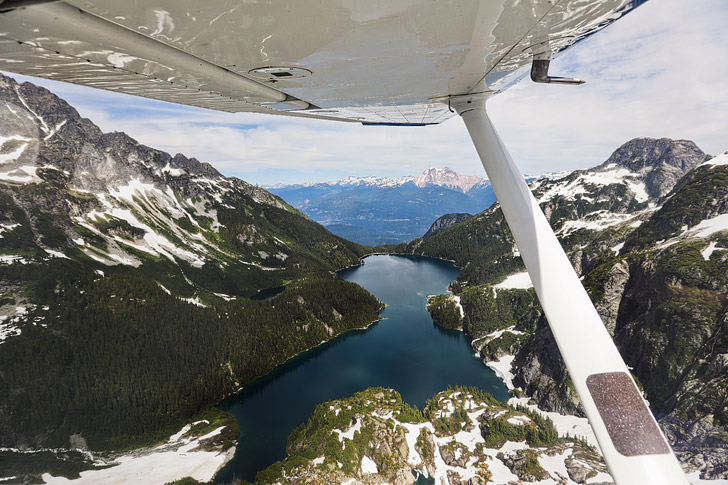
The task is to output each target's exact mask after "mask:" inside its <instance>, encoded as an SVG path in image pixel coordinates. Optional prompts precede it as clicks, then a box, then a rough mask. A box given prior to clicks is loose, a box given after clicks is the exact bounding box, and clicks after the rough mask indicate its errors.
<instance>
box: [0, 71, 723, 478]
mask: <svg viewBox="0 0 728 485" xmlns="http://www.w3.org/2000/svg"><path fill="white" fill-rule="evenodd" d="M0 120H1V123H0V288H2V290H1V291H0V483H41V482H42V481H44V480H46V481H49V482H53V481H57V482H58V483H61V482H63V481H64V480H65V479H63V478H60V477H67V478H76V477H78V476H79V473H81V472H83V471H84V470H87V469H90V468H100V467H104V466H108V465H113V464H116V463H122V465H119V467H120V468H122V467H123V466H127V468H125V469H126V470H132V471H131V472H128V473H132V474H133V473H144V472H145V471H150V470H152V469H153V468H154V464H155V463H156V464H157V465H158V464H160V463H164V466H163V467H162V468H163V469H166V470H167V471H168V472H169V471H170V470H172V472H171V473H168V474H160V475H154V474H149V475H148V478H149V479H150V480H152V483H165V482H167V481H169V482H171V481H173V480H176V479H181V480H180V481H179V482H177V483H196V480H199V481H203V482H206V481H209V480H212V479H213V477H214V475H215V472H216V470H217V469H218V468H219V467H220V466H221V465H222V464H223V463H224V462H225V461H227V460H228V459H229V457H230V450H231V447H232V446H233V445H234V441H235V439H236V438H237V435H238V430H237V428H236V426H235V422H234V421H233V420H232V419H231V418H230V416H229V415H227V414H225V413H223V412H222V411H220V410H217V409H216V408H215V407H214V406H215V405H216V404H217V403H219V402H220V400H221V399H223V398H224V397H226V396H228V395H230V394H232V393H235V392H236V391H238V390H239V389H240V388H241V387H243V386H245V385H247V384H248V383H250V382H252V381H253V380H255V379H257V378H259V377H261V376H264V375H266V374H268V373H269V372H270V371H271V370H272V369H274V368H275V367H276V366H278V365H280V364H281V363H283V362H285V361H287V360H288V359H290V358H291V357H293V356H295V355H298V354H300V353H302V352H304V351H306V350H308V349H311V348H313V347H316V346H318V345H319V344H321V343H322V342H325V341H328V340H330V339H332V338H333V337H335V336H337V335H340V334H342V333H344V332H347V331H349V330H353V329H360V328H365V327H367V326H368V325H369V324H371V323H372V322H374V321H377V320H378V318H379V311H380V310H381V308H382V303H381V302H380V301H378V300H377V298H375V297H374V296H373V295H371V294H369V293H368V292H367V291H366V290H364V289H363V288H362V287H360V286H358V285H355V284H353V283H348V282H346V281H343V280H342V279H341V278H339V277H338V276H337V274H336V270H339V269H341V268H344V267H348V266H352V265H357V264H360V261H361V258H362V257H364V256H366V255H367V254H370V253H372V252H377V253H402V254H419V255H424V256H431V257H436V258H441V259H447V260H451V261H454V262H455V263H456V264H457V265H458V266H459V267H461V268H462V269H461V271H460V273H459V275H458V277H457V280H456V281H455V282H454V283H453V284H452V285H451V287H450V292H449V293H447V294H443V295H432V296H431V298H430V299H429V305H428V309H429V311H430V313H431V314H432V317H433V320H434V321H435V322H437V323H438V324H439V325H441V326H443V327H447V328H450V329H457V330H461V331H463V332H464V333H465V334H466V335H467V337H468V338H469V339H470V340H471V345H472V348H473V351H474V352H476V353H477V354H478V355H479V358H481V359H482V360H483V362H484V363H485V364H487V365H489V366H491V367H493V368H494V369H495V370H496V371H497V372H498V373H500V375H501V376H502V377H503V379H504V381H505V382H506V384H507V385H508V387H509V389H510V390H511V395H512V398H511V399H510V401H509V402H508V403H503V402H498V401H496V400H495V399H493V398H492V396H489V395H487V394H485V393H483V392H482V391H480V390H478V389H475V388H455V389H448V390H443V392H442V393H440V394H438V395H436V396H433V397H432V399H430V401H428V404H427V405H426V406H425V407H424V408H423V409H421V410H420V409H417V408H414V407H411V406H409V405H408V404H406V403H404V402H402V399H401V397H400V396H399V394H398V393H397V392H396V390H391V389H381V388H380V389H369V390H366V391H363V392H362V393H359V394H356V395H354V396H351V397H348V398H345V399H338V400H335V401H331V402H327V403H322V404H321V405H320V406H319V407H317V408H316V411H315V412H314V414H313V415H312V416H311V417H310V419H309V420H308V421H307V422H306V423H302V424H301V426H300V427H299V428H297V429H296V430H295V431H294V432H293V433H292V434H291V436H290V438H289V441H288V447H287V451H288V458H286V459H285V460H283V461H281V462H278V463H275V464H274V465H272V466H271V467H269V468H267V469H266V470H264V471H263V472H261V473H260V474H259V476H258V478H257V479H256V483H347V484H349V485H354V484H374V483H398V484H400V483H401V484H403V483H413V482H414V481H415V479H416V477H419V478H417V479H418V480H420V481H418V482H417V483H433V482H430V481H428V480H431V479H434V480H435V482H434V483H438V484H445V485H458V484H470V485H475V484H485V483H509V482H515V483H611V478H610V477H609V475H608V473H607V470H606V468H605V466H604V464H603V463H602V462H601V459H600V457H599V454H598V449H597V448H596V447H595V446H594V444H595V443H594V442H593V441H592V438H590V437H589V435H588V433H589V430H588V427H587V426H585V424H586V423H585V421H586V420H585V419H583V418H581V419H580V418H579V416H580V414H581V411H580V404H579V401H578V398H577V396H576V395H575V393H574V391H573V388H572V387H571V385H570V381H569V378H568V375H567V373H566V370H565V367H564V364H563V362H562V361H561V359H560V356H559V353H558V349H557V348H556V345H555V342H554V340H553V337H552V336H551V333H550V331H549V329H548V325H547V322H546V321H545V319H544V316H543V314H542V312H541V309H540V306H539V304H538V301H537V299H536V298H535V294H534V292H533V290H532V289H530V280H529V279H528V276H527V274H525V270H524V268H523V263H522V261H521V259H520V256H519V252H518V249H517V248H516V247H515V245H514V244H513V241H512V238H511V235H510V232H509V230H508V227H507V225H506V223H505V221H504V219H503V216H502V213H501V212H500V209H499V207H498V204H497V203H495V204H492V202H493V200H494V199H492V198H491V199H489V197H492V191H491V192H490V194H489V193H487V192H488V190H489V185H488V184H487V181H483V180H475V179H473V180H469V181H468V182H467V183H466V185H467V184H470V186H469V187H467V188H463V186H460V185H458V187H459V188H457V187H455V185H453V184H451V186H450V187H447V186H446V185H447V184H440V183H433V182H435V180H434V179H433V177H435V176H436V175H438V174H439V175H442V176H447V177H450V178H451V179H453V178H454V176H453V175H452V173H449V172H448V171H447V170H442V169H441V170H440V172H431V173H430V174H429V176H430V178H429V179H428V178H427V176H428V174H427V173H426V174H424V175H423V176H422V177H419V178H415V177H413V178H411V179H408V180H403V181H398V182H392V181H384V182H382V183H379V182H381V181H379V182H377V184H378V188H377V189H376V193H377V194H380V195H381V194H382V193H386V194H388V195H387V196H386V197H390V199H389V200H390V206H389V207H387V206H386V204H384V203H383V202H382V201H383V200H386V197H384V198H383V197H381V196H380V195H376V196H373V195H371V194H373V193H374V192H371V190H370V189H371V185H372V184H374V182H375V181H369V182H366V181H349V182H350V183H349V186H351V187H355V188H356V190H357V191H359V192H358V193H359V195H360V197H364V198H368V200H369V201H372V200H376V204H375V206H376V210H373V209H372V205H371V204H370V205H369V206H367V208H366V210H364V211H363V212H362V213H361V214H360V215H361V220H369V221H374V222H375V223H376V221H377V220H381V219H396V218H397V217H399V216H398V215H397V214H396V211H395V207H396V204H393V203H392V201H401V200H402V199H401V198H400V197H405V198H414V199H416V198H418V197H419V198H421V197H422V196H423V194H429V195H427V197H431V198H432V199H428V200H435V201H437V199H438V197H445V196H444V195H442V194H445V192H443V191H444V190H448V191H450V192H452V193H455V194H457V195H455V196H453V198H452V199H448V201H454V202H452V205H451V207H452V209H451V210H448V211H447V212H452V213H451V214H446V215H444V216H442V217H440V218H437V215H436V216H434V217H432V218H431V220H428V221H426V222H425V221H424V218H423V217H424V216H421V215H419V214H418V215H416V216H414V215H413V216H412V217H410V216H409V215H408V216H403V217H402V218H409V219H411V220H415V219H416V222H417V224H415V225H412V226H409V225H405V226H406V227H405V229H406V230H404V229H403V231H402V233H401V234H399V233H398V234H394V233H392V232H391V227H396V226H397V224H396V222H397V221H391V220H390V221H387V224H388V225H387V226H386V227H384V226H376V224H375V225H374V226H372V225H368V226H366V227H365V231H364V232H365V233H366V234H365V236H366V238H370V239H369V242H370V243H374V244H378V245H377V246H376V247H372V246H367V245H363V244H358V243H354V242H351V241H348V240H346V239H344V238H343V237H340V236H337V235H334V234H332V233H331V232H329V231H328V230H327V229H326V228H324V227H322V226H321V225H319V224H317V223H316V222H314V221H313V220H311V219H314V216H312V215H311V214H309V213H308V211H309V210H311V211H313V212H315V211H319V213H321V211H322V210H323V209H321V206H320V205H319V206H316V207H313V206H311V205H310V203H304V202H303V200H306V198H308V199H309V201H310V200H312V199H311V197H309V195H310V190H314V189H315V190H318V191H319V192H320V193H323V196H322V199H325V200H326V203H327V204H329V206H328V207H334V208H338V209H336V210H339V214H340V215H341V214H344V215H341V217H340V219H342V220H343V218H350V217H353V218H356V217H359V216H358V215H357V207H356V205H355V204H348V205H347V203H345V202H341V199H340V198H339V199H337V196H338V195H341V194H346V193H347V190H348V189H347V190H344V188H342V185H345V184H339V187H333V188H332V186H331V184H329V186H328V188H327V187H313V188H312V187H297V188H290V187H289V188H287V189H283V188H278V189H274V190H277V193H278V194H279V195H280V197H279V196H276V195H273V194H271V193H270V192H268V191H266V190H263V189H262V188H259V187H256V186H253V185H250V184H248V183H246V182H243V181H241V180H238V179H235V178H229V177H224V176H223V175H221V174H220V173H219V172H217V170H215V169H214V168H213V167H212V166H210V165H209V164H206V163H202V162H199V161H197V160H195V159H189V158H186V157H185V156H183V155H180V154H178V155H175V156H171V155H169V154H167V153H164V152H161V151H158V150H155V149H153V148H149V147H146V146H143V145H140V144H138V143H137V142H136V141H134V140H133V139H131V138H130V137H128V136H127V135H125V134H123V133H102V132H101V131H100V130H99V129H98V128H97V127H96V126H95V125H94V124H93V123H92V122H91V121H89V120H87V119H84V118H81V117H80V116H79V115H78V113H77V112H76V111H75V110H74V109H73V108H72V107H71V106H69V105H68V104H67V103H65V102H64V101H62V100H61V99H59V98H57V97H56V96H54V95H53V94H52V93H50V92H49V91H47V90H45V89H43V88H39V87H37V86H34V85H32V84H30V83H24V84H18V83H17V82H15V81H14V80H13V79H11V78H8V77H5V76H3V77H0ZM453 173H454V172H453ZM455 175H457V174H455ZM367 184H369V185H367ZM374 185H376V184H374ZM365 186H367V187H369V189H367V190H369V192H367V194H369V195H367V194H364V195H361V194H362V193H364V192H365V191H364V188H365ZM478 187H479V189H478V190H481V195H480V196H479V197H481V198H480V199H478V200H479V201H478V202H472V200H475V199H474V195H473V194H475V192H472V191H473V190H474V189H476V188H478ZM531 188H532V190H533V192H534V194H535V196H536V198H537V199H538V201H539V203H540V204H541V206H542V208H543V209H544V212H545V213H546V216H547V218H548V219H549V221H550V222H551V224H552V226H553V227H554V228H555V229H556V231H557V235H558V236H559V238H560V240H561V243H562V245H563V246H564V248H565V249H566V251H567V253H568V255H569V257H570V259H571V261H572V263H573V264H574V267H575V268H576V270H577V272H578V273H579V274H580V276H581V277H582V280H583V282H584V285H585V287H586V288H587V290H588V291H589V293H590V296H591V297H592V299H593V301H594V302H595V304H596V306H597V309H598V311H599V312H600V314H601V316H602V318H603V320H604V322H605V325H606V326H607V329H608V330H609V332H610V333H611V334H612V335H613V337H614V340H615V343H616V344H617V346H618V348H619V349H620V352H621V353H622V355H623V357H624V358H625V361H626V362H627V364H628V365H629V366H631V367H632V369H633V373H634V376H635V377H636V379H637V380H638V382H639V383H640V385H641V386H642V388H643V391H644V394H645V397H646V399H647V400H648V401H649V402H650V404H651V408H652V410H653V412H655V414H656V416H657V417H658V420H659V422H660V424H661V425H662V427H663V429H664V430H665V432H666V434H667V435H668V437H669V439H670V441H671V443H672V445H673V447H674V449H675V450H676V452H677V453H678V455H679V458H680V460H681V461H682V463H683V466H684V467H685V469H686V470H687V471H688V472H690V473H691V479H692V480H694V483H698V482H697V480H698V476H699V477H700V478H702V479H706V480H707V479H711V480H728V337H727V335H728V332H727V330H728V328H726V327H727V326H728V311H727V306H726V302H727V301H728V298H727V296H728V153H725V154H722V155H718V156H717V157H713V156H709V155H707V154H705V153H703V152H702V151H701V150H700V149H699V148H698V147H697V146H695V144H694V143H692V142H690V141H686V140H670V139H647V138H638V139H634V140H631V141H629V142H627V143H626V144H624V145H623V146H622V147H619V148H618V149H617V150H616V151H615V152H614V154H613V155H612V156H611V157H610V158H609V159H608V160H606V161H605V162H604V163H602V164H600V165H598V166H596V167H594V168H592V169H589V170H577V171H574V172H571V173H566V174H558V175H553V176H548V177H542V178H538V179H535V180H533V181H532V182H531ZM286 190H288V195H291V194H293V195H291V197H292V198H291V199H287V193H286ZM306 191H309V192H306ZM450 192H447V194H448V195H447V197H450V196H452V194H451V193H450ZM469 192H472V193H471V194H470V195H469V196H468V193H469ZM337 194H338V195H337ZM438 194H440V195H438ZM466 197H470V199H469V200H471V202H468V204H471V206H462V207H461V205H460V204H459V202H458V201H459V200H462V201H465V199H464V198H466ZM414 199H413V200H414ZM359 200H362V199H361V198H360V199H359ZM423 200H424V199H423ZM449 203H450V202H448V204H449ZM491 204H492V205H491ZM400 205H401V204H400ZM424 205H425V206H426V208H427V209H428V210H429V209H430V206H429V205H428V204H424ZM295 207H300V210H299V209H298V208H295ZM317 207H318V208H317ZM448 207H449V206H448ZM463 207H467V208H463ZM344 208H345V209H346V210H345V211H344V210H343V209H344ZM440 208H441V207H440ZM440 208H438V209H437V210H440ZM326 210H329V209H326ZM380 210H381V211H382V212H381V213H380V212H377V211H380ZM301 211H304V212H306V213H307V214H308V217H307V216H306V215H304V213H303V212H301ZM333 212H335V211H333ZM329 213H332V210H329ZM470 213H475V214H476V215H474V216H470V215H469V214H470ZM382 214H386V215H385V216H382ZM438 215H439V214H438ZM336 217H339V216H336ZM378 218H379V219H378ZM417 218H420V219H417ZM435 219H437V220H435ZM347 220H348V219H347ZM331 221H332V224H334V223H337V221H336V220H335V218H332V219H331ZM339 222H340V221H339ZM423 224H424V225H423ZM344 225H348V222H347V223H346V224H344ZM361 227H364V226H361ZM428 227H430V230H427V228H428ZM331 229H332V231H334V232H336V228H335V227H334V228H331ZM408 231H411V232H408ZM403 234H404V236H403ZM410 235H412V236H413V237H410ZM414 236H418V237H414ZM401 241H407V242H401ZM364 242H366V241H364ZM382 242H392V243H397V244H386V245H382V244H380V243H382ZM271 289H274V290H273V291H272V292H271V294H275V295H276V296H275V297H274V298H272V299H264V298H257V299H256V296H258V297H260V296H263V295H265V294H266V293H263V294H261V293H259V292H260V291H261V290H271ZM276 293H277V294H276ZM403 345H407V343H403ZM557 413H561V414H557ZM565 415H568V416H565ZM573 426H577V428H574V427H573ZM574 429H577V430H578V432H574V433H570V434H569V435H568V436H567V431H568V430H574ZM575 435H578V436H575ZM182 456H184V457H186V458H181V457H182ZM134 460H141V461H134ZM155 460H156V461H155ZM129 467H130V468H129ZM120 468H119V469H120ZM108 470H109V471H112V470H114V467H113V466H112V468H109V469H108ZM51 471H52V475H53V477H52V476H51V475H50V474H48V472H51ZM149 473H151V472H149ZM81 476H83V475H81ZM185 476H191V477H193V478H188V479H182V477H185ZM54 477H55V478H54ZM423 480H424V481H423ZM519 481H520V482H519ZM700 483H703V482H700Z"/></svg>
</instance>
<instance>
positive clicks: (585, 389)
mask: <svg viewBox="0 0 728 485" xmlns="http://www.w3.org/2000/svg"><path fill="white" fill-rule="evenodd" d="M485 102H486V96H484V95H466V96H453V97H452V99H451V106H452V107H453V108H454V109H455V110H456V111H457V112H458V114H459V115H460V116H461V117H462V118H463V121H464V122H465V126H466V127H467V129H468V132H469V133H470V137H471V138H472V140H473V143H474V144H475V148H476V150H477V151H478V155H479V156H480V159H481V161H482V163H483V167H484V168H485V171H486V172H487V174H488V179H489V180H490V183H491V184H492V186H493V190H494V191H495V193H496V196H497V197H498V200H499V201H500V205H501V208H502V210H503V214H504V215H505V218H506V221H507V222H508V226H509V227H510V229H511V232H512V233H513V237H514V239H515V240H516V244H517V245H518V249H519V250H520V253H521V257H522V258H523V262H524V263H525V265H526V269H527V270H528V274H529V275H530V276H531V281H532V282H533V286H534V289H535V290H536V294H537V295H538V298H539V300H540V302H541V306H542V307H543V309H544V312H545V314H546V318H547V319H548V322H549V326H550V327H551V330H552V332H553V334H554V337H555V339H556V342H557V344H558V346H559V350H560V351H561V355H562V356H563V358H564V362H566V367H567V369H568V371H569V375H570V376H571V379H572V380H573V382H574V387H575V388H576V391H577V393H578V394H579V398H580V399H581V402H582V405H583V406H584V410H585V412H586V415H587V417H588V418H589V422H590V424H591V426H592V428H593V429H594V433H595V434H596V437H597V440H598V441H599V446H600V448H601V451H602V454H603V455H604V458H605V460H606V462H607V465H608V467H609V471H610V472H611V474H612V476H613V477H614V479H615V481H616V482H617V484H619V485H628V484H634V485H646V484H647V485H649V484H655V485H657V484H659V485H673V484H674V485H678V484H680V485H687V484H688V481H687V479H686V478H685V475H684V474H683V471H682V468H681V467H680V464H679V462H678V461H677V458H676V457H675V455H674V454H673V452H672V450H671V449H670V447H669V445H668V443H667V440H666V439H665V437H664V435H663V434H662V432H661V431H660V429H659V427H658V426H657V422H656V421H655V418H654V417H653V416H652V413H651V412H650V411H649V408H648V407H647V405H646V403H645V401H644V399H643V398H642V396H641V394H640V393H639V390H638V388H637V386H636V385H635V383H634V381H633V380H632V377H631V375H630V373H629V370H628V369H627V366H626V365H625V363H624V361H623V360H622V357H621V356H620V355H619V352H618V351H617V348H616V347H615V345H614V342H613V341H612V339H611V337H610V335H609V333H608V332H607V330H606V328H605V327H604V324H603V323H602V321H601V318H600V317H599V314H598V313H597V311H596V309H595V308H594V305H593V304H592V302H591V300H590V299H589V295H588V294H587V293H586V290H584V287H583V286H582V284H581V281H579V277H578V276H577V274H576V272H575V271H574V268H573V267H572V266H571V263H570V262H569V259H568V258H567V257H566V254H565V253H564V250H563V249H562V247H561V244H560V243H559V241H558V239H556V235H555V234H554V232H553V230H552V229H551V226H550V225H549V223H548V221H547V220H546V217H545V216H544V214H543V212H542V211H541V209H540V207H539V205H538V202H537V201H536V199H535V198H534V197H533V195H532V194H531V191H530V190H529V188H528V186H527V185H526V182H525V180H524V178H523V175H522V174H521V172H520V171H519V170H518V168H517V167H516V165H515V163H513V160H512V159H511V157H510V155H509V154H508V150H506V147H505V145H504V144H503V141H502V140H501V139H500V137H499V136H498V134H497V133H496V131H495V128H494V127H493V125H492V123H491V121H490V118H489V117H488V115H487V113H486V110H485Z"/></svg>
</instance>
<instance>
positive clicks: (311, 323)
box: [0, 77, 381, 450]
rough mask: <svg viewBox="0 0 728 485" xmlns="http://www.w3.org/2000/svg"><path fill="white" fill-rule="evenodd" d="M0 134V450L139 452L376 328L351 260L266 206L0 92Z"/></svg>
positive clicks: (202, 170)
mask: <svg viewBox="0 0 728 485" xmlns="http://www.w3.org/2000/svg"><path fill="white" fill-rule="evenodd" d="M0 120H2V123H1V124H0V158H1V163H2V166H1V167H2V168H1V169H0V288H2V297H1V298H0V447H6V448H13V447H16V448H23V447H58V448H64V447H68V446H69V439H70V437H71V435H80V436H81V437H82V438H83V439H85V441H86V443H87V445H88V447H90V448H91V449H94V450H99V449H110V448H115V449H118V448H126V447H129V446H136V445H143V444H144V445H146V444H151V443H154V442H156V440H158V439H159V438H160V437H163V436H169V434H170V433H171V432H173V431H176V430H178V429H179V427H180V426H181V425H182V424H185V423H187V422H189V421H190V420H191V418H193V417H194V416H197V415H198V414H199V413H200V412H201V411H203V410H204V409H205V408H207V407H209V406H212V405H214V404H216V403H217V402H219V400H220V399H222V398H223V397H224V396H226V395H228V394H230V393H232V392H235V391H236V390H238V389H239V388H240V387H241V386H243V385H245V384H246V383H248V382H250V381H251V380H253V379H255V378H257V377H260V376H262V375H264V374H266V373H268V372H269V371H270V370H271V369H273V367H275V366H276V365H278V364H280V363H282V362H284V361H285V360H286V359H288V358H290V357H292V356H294V355H296V354H298V353H300V352H302V351H304V350H306V349H309V348H311V347H314V346H316V345H318V344H320V343H321V342H322V341H325V340H328V339H330V338H332V337H334V336H335V335H338V334H340V333H341V332H344V331H347V330H350V329H353V328H361V327H365V326H367V325H368V324H369V323H371V322H372V321H374V320H376V319H377V318H378V310H379V309H380V308H381V304H380V302H379V301H377V300H376V298H374V297H373V296H372V295H370V294H369V293H367V292H366V291H365V290H364V289H362V288H361V287H359V286H357V285H353V284H350V283H347V282H344V281H342V280H340V279H339V278H338V277H337V276H336V274H335V273H334V271H335V270H337V269H340V268H342V267H345V266H350V265H352V264H358V263H359V257H360V256H361V255H363V254H364V251H365V249H366V248H364V247H362V246H359V245H357V244H354V243H350V242H348V241H345V240H343V239H341V238H338V237H336V236H334V235H332V234H331V233H330V232H328V231H327V230H326V229H324V228H323V227H321V226H319V225H318V224H316V223H314V222H312V221H310V220H308V219H307V218H306V217H305V216H303V215H302V214H300V213H299V212H298V211H296V210H295V209H293V208H291V207H290V206H288V205H287V204H285V203H284V202H283V201H281V200H280V199H279V198H277V197H275V196H273V195H271V194H269V193H267V192H266V191H264V190H262V189H260V188H257V187H255V186H252V185H250V184H247V183H245V182H243V181H241V180H238V179H234V178H227V177H223V176H222V175H220V174H219V173H218V172H217V171H216V170H215V169H214V168H212V167H211V166H210V165H208V164H205V163H201V162H199V161H197V160H195V159H188V158H186V157H184V156H183V155H179V154H178V155H176V156H174V157H172V156H170V155H169V154H167V153H164V152H161V151H158V150H155V149H152V148H149V147H145V146H143V145H139V144H138V143H137V142H136V141H134V140H133V139H131V138H129V137H128V136H126V135H125V134H123V133H106V134H105V133H102V132H101V131H100V130H99V129H98V128H97V127H96V126H95V125H93V123H91V122H90V121H89V120H87V119H83V118H81V117H80V116H79V115H78V113H77V112H76V111H75V110H74V109H73V108H72V107H70V106H69V105H68V104H66V103H65V102H63V101H62V100H60V99H58V98H57V97H55V96H54V95H53V94H51V93H50V92H48V91H47V90H45V89H42V88H39V87H37V86H34V85H32V84H30V83H24V84H18V83H16V82H15V81H14V80H12V79H11V78H8V77H1V78H0ZM269 289H275V290H273V291H269V292H263V293H261V294H259V291H260V290H269ZM280 291H282V293H280V294H278V295H277V296H275V298H273V299H270V300H263V299H260V300H254V299H251V298H250V297H253V296H255V295H258V296H263V295H265V294H270V295H275V293H276V292H280Z"/></svg>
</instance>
